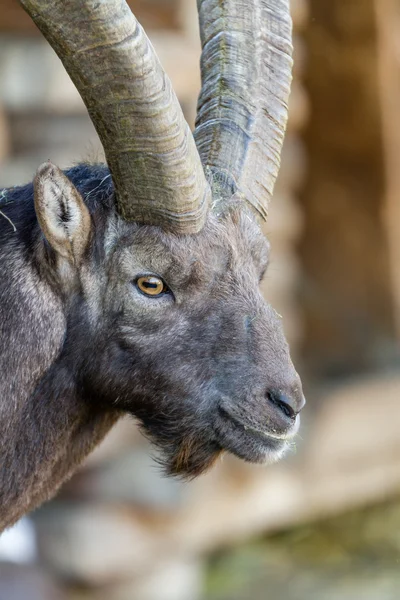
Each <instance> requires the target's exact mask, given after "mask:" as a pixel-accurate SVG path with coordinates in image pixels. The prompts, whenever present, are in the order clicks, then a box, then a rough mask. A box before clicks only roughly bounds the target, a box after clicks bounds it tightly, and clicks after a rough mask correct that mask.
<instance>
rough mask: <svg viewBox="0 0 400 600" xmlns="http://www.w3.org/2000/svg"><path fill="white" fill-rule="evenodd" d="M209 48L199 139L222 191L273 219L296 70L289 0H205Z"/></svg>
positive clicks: (202, 14)
mask: <svg viewBox="0 0 400 600" xmlns="http://www.w3.org/2000/svg"><path fill="white" fill-rule="evenodd" d="M197 5H198V9H199V18H200V31H201V38H202V45H203V54H202V59H201V66H202V84H203V85H202V90H201V93H200V97H199V104H198V113H197V121H196V130H195V134H194V136H195V140H196V143H197V147H198V149H199V152H200V156H201V159H202V162H203V166H204V168H205V170H206V172H207V171H208V172H210V175H211V177H212V180H213V187H214V191H215V193H216V194H217V195H219V196H220V197H222V198H230V197H231V196H232V195H233V194H234V193H236V192H239V194H241V195H243V196H244V198H245V199H246V200H247V201H248V202H249V203H250V204H251V205H252V206H253V207H254V208H255V209H256V211H257V212H258V213H259V214H260V215H261V216H262V217H263V218H266V216H267V212H268V204H269V200H270V198H271V196H272V193H273V189H274V184H275V179H276V177H277V174H278V170H279V165H280V153H281V148H282V143H283V138H284V133H285V129H286V121H287V104H288V98H289V93H290V83H291V79H292V77H291V68H292V58H291V53H292V46H291V35H292V22H291V18H290V13H289V0H197Z"/></svg>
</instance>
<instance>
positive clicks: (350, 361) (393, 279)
mask: <svg viewBox="0 0 400 600" xmlns="http://www.w3.org/2000/svg"><path fill="white" fill-rule="evenodd" d="M130 4H131V6H132V8H133V10H134V12H135V13H136V15H137V16H138V18H139V20H140V21H141V22H142V24H143V26H144V27H145V29H146V31H147V32H148V34H149V35H150V37H151V39H152V41H153V43H154V45H155V48H156V50H157V52H158V54H159V56H160V59H161V61H162V63H163V65H164V67H165V68H166V70H167V72H168V73H169V75H170V77H171V79H172V81H173V84H174V87H175V90H176V92H177V94H178V96H179V98H180V100H181V102H182V106H183V108H184V110H185V114H186V116H187V119H188V120H189V122H190V123H191V124H193V121H194V115H195V108H196V98H197V93H198V90H199V85H200V84H199V68H198V61H199V52H200V49H199V42H198V30H197V16H196V7H195V0H131V1H130ZM291 4H292V13H293V18H294V25H295V37H294V46H295V71H294V73H295V79H294V85H293V93H292V97H291V105H290V122H289V127H288V134H287V138H286V142H285V149H284V153H283V159H282V170H281V175H280V179H279V182H278V185H277V188H276V194H275V198H274V202H273V203H272V206H271V212H270V218H269V220H268V223H267V224H266V226H265V231H266V233H267V234H268V236H269V238H270V241H271V243H272V251H273V256H272V261H271V266H270V269H269V273H268V276H267V278H266V280H265V283H264V292H265V295H266V297H267V298H268V300H270V301H271V302H272V303H273V305H274V306H275V308H276V309H277V310H278V311H279V312H280V313H281V314H282V315H283V316H284V323H285V326H286V332H287V336H288V338H289V341H290V344H291V348H292V353H293V356H294V359H295V362H296V365H297V366H298V370H299V371H300V372H301V374H302V377H303V380H304V387H305V392H306V396H307V398H308V405H307V408H306V409H305V411H304V417H302V419H303V421H302V422H303V426H302V429H301V435H300V437H299V438H298V440H297V448H296V451H294V450H293V452H292V453H291V454H290V455H289V456H288V457H287V458H286V459H285V460H284V461H283V462H281V463H279V464H277V465H274V466H272V467H268V468H264V467H262V468H261V467H252V466H249V465H246V464H244V463H242V462H240V461H238V460H236V459H234V458H233V457H229V456H226V457H225V458H224V460H223V462H221V463H220V464H219V465H218V466H217V467H216V468H214V470H213V471H212V472H210V473H209V474H208V475H206V476H204V477H202V478H201V479H199V480H198V481H195V482H193V483H190V484H182V483H180V482H177V481H173V480H167V479H165V478H162V477H161V476H160V473H159V471H158V467H157V466H156V464H155V463H154V462H153V460H152V449H151V448H149V447H148V444H147V442H146V441H145V440H144V439H143V438H142V437H141V436H140V434H139V433H138V432H137V430H136V426H135V424H134V422H133V421H131V420H127V421H123V422H121V423H120V424H119V425H118V426H117V427H116V428H115V429H114V430H113V432H112V433H111V434H110V435H109V436H108V438H107V439H106V441H105V442H104V443H103V445H102V446H101V447H99V448H98V450H97V451H96V452H95V453H94V454H93V455H92V456H91V457H90V458H89V460H88V461H87V463H86V465H85V466H84V468H83V469H81V471H80V472H79V473H78V474H77V475H76V476H75V477H74V478H73V479H72V480H71V481H70V482H69V483H68V484H67V485H65V486H64V488H63V489H62V491H61V493H60V494H59V495H58V497H57V498H56V499H55V500H54V501H52V502H51V503H49V504H47V505H45V506H44V507H42V508H41V509H40V510H38V511H36V512H35V514H33V515H31V516H30V517H29V518H28V519H24V520H22V521H21V522H20V523H19V524H18V525H17V526H16V527H15V528H13V529H11V530H9V531H8V532H6V533H5V534H3V535H2V536H0V561H1V562H0V600H26V599H27V598H29V599H30V600H248V599H249V598H251V599H252V600H265V599H266V598H280V600H306V599H307V600H339V599H340V600H360V599H361V598H362V599H363V600H395V599H396V600H397V599H398V598H399V589H400V568H399V567H400V434H399V430H400V369H399V366H400V164H399V163H400V159H399V157H400V116H399V115H400V113H399V106H400V77H399V75H400V42H399V40H400V7H399V3H398V2H397V1H396V0H348V1H346V2H343V0H292V2H291ZM82 35H84V32H82ZM0 82H1V85H0V188H1V187H5V186H11V185H16V184H22V183H25V182H27V181H29V180H30V179H31V178H32V176H33V174H34V171H35V169H36V167H37V166H38V165H39V164H40V163H41V162H42V161H44V160H46V159H49V158H50V159H51V160H52V161H54V162H56V163H58V164H59V165H60V166H61V167H67V166H70V165H71V164H73V163H76V162H79V160H87V159H90V160H94V159H96V158H97V159H99V160H101V157H102V151H101V148H100V145H99V142H98V140H97V137H96V134H95V132H94V129H93V127H92V125H91V123H90V121H89V118H88V116H87V114H86V111H85V109H84V107H83V104H82V102H81V100H80V98H79V96H78V95H77V93H76V91H75V90H74V88H73V85H72V84H71V82H70V81H69V79H68V77H67V75H66V74H65V72H64V70H63V68H62V66H61V64H60V63H59V61H58V59H57V58H56V57H55V55H54V54H53V52H52V50H50V48H49V47H48V46H47V44H46V43H45V42H44V40H43V39H42V38H41V35H40V34H39V32H38V31H36V30H35V28H34V26H33V25H32V24H31V23H30V21H29V19H28V18H27V17H26V16H25V14H24V13H23V11H22V9H20V7H19V4H18V2H17V0H2V3H1V12H0Z"/></svg>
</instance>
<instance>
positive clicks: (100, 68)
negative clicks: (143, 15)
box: [21, 0, 304, 476]
mask: <svg viewBox="0 0 400 600" xmlns="http://www.w3.org/2000/svg"><path fill="white" fill-rule="evenodd" d="M21 2H22V4H23V5H24V7H25V9H26V10H27V11H28V13H29V14H30V15H31V16H32V18H33V19H34V20H35V22H36V23H37V24H38V26H39V27H40V29H41V30H42V32H43V33H44V35H45V36H46V37H47V39H48V40H49V42H50V43H51V44H52V46H53V48H54V49H55V50H56V52H57V53H58V54H59V56H60V58H61V60H62V61H63V63H64V65H65V67H66V69H67V71H68V72H69V74H70V75H71V78H72V80H73V81H74V83H75V85H76V86H77V88H78V90H79V92H80V93H81V95H82V98H83V100H84V102H85V104H86V106H87V108H88V110H89V114H90V116H91V118H92V120H93V123H94V125H95V127H96V129H97V132H98V133H99V136H100V139H101V141H102V143H103V146H104V150H105V154H106V158H107V163H108V165H109V168H110V172H111V176H112V180H113V183H114V188H115V193H114V191H112V192H111V196H112V197H111V196H110V197H109V198H108V205H107V202H106V203H103V204H102V203H101V202H97V204H96V201H95V202H92V203H90V202H88V201H87V200H88V198H87V196H85V194H83V199H82V198H81V197H80V195H79V192H78V191H77V190H76V189H75V188H74V187H73V185H72V184H71V182H70V181H69V180H68V179H67V178H66V177H65V176H64V175H63V174H62V173H61V171H59V170H58V169H57V168H56V167H54V166H52V165H51V164H47V165H45V166H44V167H42V168H41V169H40V170H39V173H38V175H37V178H36V186H35V201H36V210H37V215H38V219H39V222H40V224H41V227H42V231H43V234H44V236H45V237H46V238H47V241H48V242H49V243H50V245H51V246H52V248H53V251H54V252H55V253H56V257H57V259H56V260H55V263H54V269H55V270H56V273H57V276H56V277H55V280H57V281H58V282H59V292H60V290H61V293H62V295H63V297H64V298H65V302H66V306H67V307H68V323H69V325H68V330H67V335H66V342H65V345H64V349H63V353H62V356H61V359H62V360H65V361H66V362H67V363H68V361H69V368H70V370H71V371H73V372H74V373H75V377H76V379H77V383H78V385H79V386H80V389H82V390H83V391H84V395H85V397H86V398H88V399H89V401H90V402H91V403H92V404H96V403H97V404H98V405H102V406H104V405H107V406H110V407H111V406H112V407H115V408H118V409H121V410H122V409H123V410H125V411H129V412H131V413H133V414H134V415H136V416H137V418H138V419H139V420H140V421H141V423H142V424H143V427H144V430H145V431H146V432H147V433H148V435H149V436H150V437H151V438H152V439H153V440H154V441H155V443H156V444H158V445H159V446H160V447H161V448H162V451H163V455H164V457H165V462H166V464H167V469H168V471H169V472H171V473H181V474H183V475H186V476H193V475H196V474H197V473H199V472H201V471H203V470H204V469H205V468H207V467H208V466H209V465H210V464H211V463H212V461H213V459H214V458H215V457H216V456H217V455H218V453H219V452H220V451H221V450H229V451H232V452H234V453H235V454H237V455H238V456H241V457H243V458H245V459H248V460H251V461H256V462H259V461H264V460H265V459H266V458H267V459H271V458H272V459H273V458H276V457H278V456H279V455H280V454H281V453H282V450H283V449H284V448H285V447H286V445H287V442H288V440H289V439H290V438H291V437H292V436H293V435H294V434H295V432H296V430H297V427H298V417H297V414H298V412H299V411H300V409H301V407H302V405H303V403H304V400H303V396H302V392H301V385H300V381H299V378H298V376H297V374H296V372H295V370H294V368H293V366H292V363H291V360H290V357H289V353H288V348H287V345H286V342H285V339H284V336H283V333H282V326H281V322H280V319H279V317H278V316H277V315H276V313H275V312H274V311H273V309H272V308H270V307H269V306H268V305H266V304H265V302H264V301H263V299H262V297H261V295H260V292H259V289H258V286H259V281H260V278H261V277H262V275H263V273H264V271H265V268H266V265H267V262H268V244H267V242H266V241H265V240H264V238H263V237H262V235H261V233H260V230H259V227H258V224H257V221H256V216H258V217H262V218H265V217H266V214H267V208H268V202H269V199H270V197H271V195H272V191H273V186H274V182H275V178H276V175H277V173H278V169H279V155H280V150H281V145H282V141H283V136H284V130H285V125H286V118H287V101H288V95H289V88H290V80H291V21H290V16H289V6H288V0H246V2H244V1H243V0H224V1H223V2H221V0H197V4H198V8H199V15H200V32H201V37H202V45H203V54H202V91H201V94H200V97H199V105H198V115H197V122H196V129H195V132H194V136H193V135H192V134H191V132H190V130H189V128H188V126H187V124H186V122H185V120H184V117H183V114H182V111H181V109H180V106H179V103H178V101H177V99H176V97H175V95H174V93H173V90H172V87H171V84H170V82H169V80H168V78H167V76H166V75H165V73H164V72H163V70H162V67H161V65H160V63H159V61H158V59H157V57H156V56H155V54H154V50H153V48H152V46H151V44H149V41H148V39H147V38H146V35H145V33H144V32H143V30H142V28H141V27H140V25H139V24H138V22H137V21H136V19H135V18H134V16H133V15H132V14H131V12H130V10H129V8H128V7H127V5H126V4H125V2H124V0H100V1H99V0H69V2H68V3H67V4H68V6H66V4H65V2H64V1H63V0H21ZM60 23H62V26H60ZM82 31H84V32H85V35H82ZM81 184H82V182H81ZM81 187H84V186H83V184H82V185H81ZM77 188H78V190H79V188H80V186H79V185H78V184H77ZM96 194H97V195H98V194H99V191H98V190H97V192H96V190H93V195H92V196H94V197H95V199H96ZM92 199H93V198H92ZM89 204H91V205H92V208H91V209H90V212H91V215H89V211H88V208H87V206H89ZM96 206H97V208H96Z"/></svg>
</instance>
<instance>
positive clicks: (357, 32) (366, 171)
mask: <svg viewBox="0 0 400 600" xmlns="http://www.w3.org/2000/svg"><path fill="white" fill-rule="evenodd" d="M390 4H391V5H392V12H391V11H390V10H389V9H388V10H386V9H385V8H384V6H386V5H388V6H389V5H390ZM395 5H396V9H394V8H393V7H394V6H395ZM377 7H379V8H378V9H377V10H378V12H376V10H375V9H376V8H377ZM310 11H311V13H312V15H313V19H312V20H311V21H310V24H309V27H308V29H307V32H306V41H307V47H308V57H309V60H308V70H307V76H306V85H307V91H308V94H309V99H310V104H311V111H312V118H311V119H310V121H309V123H308V127H307V129H306V131H305V135H304V139H305V143H306V148H307V156H308V164H309V168H308V178H307V182H306V185H305V187H304V190H303V193H302V209H303V210H304V220H305V231H304V236H303V238H302V242H301V246H300V256H301V261H302V266H303V269H304V280H303V284H302V290H301V292H302V306H303V309H304V317H305V324H304V327H305V331H306V335H305V337H304V345H303V355H304V356H305V358H306V360H307V362H308V365H309V367H310V370H311V372H312V373H313V374H314V376H315V375H318V374H319V375H320V376H322V377H326V376H328V377H341V376H345V375H346V374H352V373H354V372H359V373H363V372H364V373H365V372H368V371H369V370H376V369H378V370H379V369H380V368H382V367H383V366H385V365H386V366H387V365H388V364H390V363H391V364H392V365H394V364H396V361H397V360H398V358H399V353H398V347H399V337H398V335H397V334H396V330H395V327H394V324H395V321H396V318H398V314H399V305H398V296H397V301H396V293H395V289H396V288H395V285H394V281H395V280H397V287H398V279H399V275H398V266H397V265H398V262H399V254H398V252H399V244H398V240H399V237H400V221H399V212H398V192H399V184H398V182H399V179H398V178H399V175H398V166H397V156H398V154H397V150H398V147H399V144H398V140H399V139H400V138H399V135H400V134H399V131H400V122H399V120H398V118H395V117H396V114H397V100H398V98H399V96H398V90H397V96H396V89H395V87H396V83H395V82H396V81H397V79H398V73H397V74H396V69H397V70H398V58H397V64H395V62H396V61H395V59H394V56H395V53H396V52H397V55H398V49H395V42H394V40H396V44H397V39H398V36H399V29H398V27H399V23H398V15H396V14H395V13H396V11H398V7H397V4H396V3H395V2H385V1H381V0H375V2H374V1H373V0H354V1H353V2H342V1H341V0H330V1H329V2H328V1H321V0H310ZM378 13H379V15H380V17H381V18H380V19H379V23H380V25H379V31H381V35H380V36H378V20H377V15H378ZM396 18H397V20H396ZM388 29H390V30H391V31H392V35H390V32H389V31H388ZM388 34H389V35H388ZM390 40H392V41H391V42H390ZM389 44H392V47H391V52H392V56H391V65H388V64H387V59H388V53H387V48H388V45H389ZM384 47H385V48H386V50H384ZM382 52H384V53H385V56H386V58H383V55H382ZM389 52H390V51H389ZM383 62H385V63H386V68H385V67H384V66H383ZM380 67H382V69H381V68H380ZM385 69H386V70H385ZM388 69H389V70H390V75H389V72H388ZM385 73H386V74H385ZM382 84H383V85H382ZM382 109H383V110H382ZM389 113H390V115H389ZM395 140H397V143H396V141H395ZM395 179H397V183H395V181H394V180H395ZM396 195H397V198H396ZM388 198H391V199H390V200H389V201H388ZM396 206H397V208H396ZM385 212H386V219H385V218H384V215H385ZM396 240H397V241H396ZM396 253H397V258H396ZM396 269H397V275H396ZM396 302H397V306H396Z"/></svg>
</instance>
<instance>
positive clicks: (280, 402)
mask: <svg viewBox="0 0 400 600" xmlns="http://www.w3.org/2000/svg"><path fill="white" fill-rule="evenodd" d="M267 398H268V400H269V401H270V402H271V404H274V405H275V406H276V407H277V408H279V409H280V410H281V411H282V412H283V414H284V415H286V416H287V417H289V419H292V420H294V419H295V418H296V416H297V413H298V412H299V411H298V409H297V404H296V401H295V400H294V399H293V398H291V397H290V396H286V394H283V393H282V392H277V391H274V392H267Z"/></svg>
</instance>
